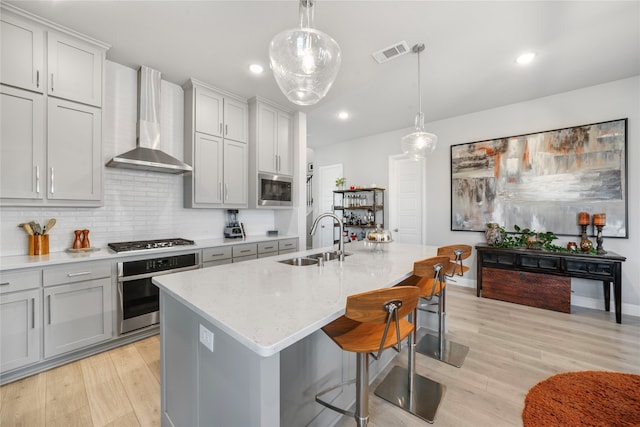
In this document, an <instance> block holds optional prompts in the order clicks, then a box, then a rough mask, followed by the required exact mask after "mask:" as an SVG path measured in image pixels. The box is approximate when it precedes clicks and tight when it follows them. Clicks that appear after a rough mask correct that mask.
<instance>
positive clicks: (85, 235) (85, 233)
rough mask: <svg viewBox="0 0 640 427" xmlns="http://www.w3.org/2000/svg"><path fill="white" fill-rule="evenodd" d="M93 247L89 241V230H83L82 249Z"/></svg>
mask: <svg viewBox="0 0 640 427" xmlns="http://www.w3.org/2000/svg"><path fill="white" fill-rule="evenodd" d="M90 247H91V243H90V242H89V230H82V249H88V248H90Z"/></svg>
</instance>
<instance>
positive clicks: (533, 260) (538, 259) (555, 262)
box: [520, 255, 562, 271]
mask: <svg viewBox="0 0 640 427" xmlns="http://www.w3.org/2000/svg"><path fill="white" fill-rule="evenodd" d="M520 265H521V266H522V267H531V268H536V269H540V270H546V271H561V269H562V263H561V260H560V258H554V257H545V256H529V255H522V256H521V257H520Z"/></svg>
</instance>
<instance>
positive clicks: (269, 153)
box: [249, 98, 293, 176]
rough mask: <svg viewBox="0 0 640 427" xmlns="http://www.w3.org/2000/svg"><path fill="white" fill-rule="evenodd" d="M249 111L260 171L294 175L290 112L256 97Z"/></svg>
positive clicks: (252, 139)
mask: <svg viewBox="0 0 640 427" xmlns="http://www.w3.org/2000/svg"><path fill="white" fill-rule="evenodd" d="M249 111H250V118H251V143H252V149H253V147H255V151H256V157H257V161H256V168H257V172H266V173H272V174H276V175H286V176H293V142H292V141H293V138H292V136H293V131H292V123H293V120H292V118H291V114H289V113H288V112H286V111H283V110H282V109H279V108H278V107H275V106H274V105H272V104H269V103H268V102H266V101H264V100H260V99H257V98H254V99H252V100H251V105H250V110H249Z"/></svg>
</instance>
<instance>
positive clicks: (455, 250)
mask: <svg viewBox="0 0 640 427" xmlns="http://www.w3.org/2000/svg"><path fill="white" fill-rule="evenodd" d="M471 250H472V248H471V246H469V245H463V244H457V245H448V246H440V247H439V248H438V256H440V255H444V256H448V257H449V263H447V264H445V265H444V266H445V267H444V275H445V276H447V277H453V276H455V275H458V276H463V275H464V272H465V271H469V267H467V266H466V265H464V264H462V260H463V259H467V258H469V257H470V256H471Z"/></svg>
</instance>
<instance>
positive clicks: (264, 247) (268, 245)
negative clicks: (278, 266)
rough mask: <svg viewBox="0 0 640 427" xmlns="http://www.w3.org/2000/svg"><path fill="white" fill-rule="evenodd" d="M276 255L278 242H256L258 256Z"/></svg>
mask: <svg viewBox="0 0 640 427" xmlns="http://www.w3.org/2000/svg"><path fill="white" fill-rule="evenodd" d="M276 255H278V242H276V241H270V242H260V243H258V258H267V257H270V256H276Z"/></svg>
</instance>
